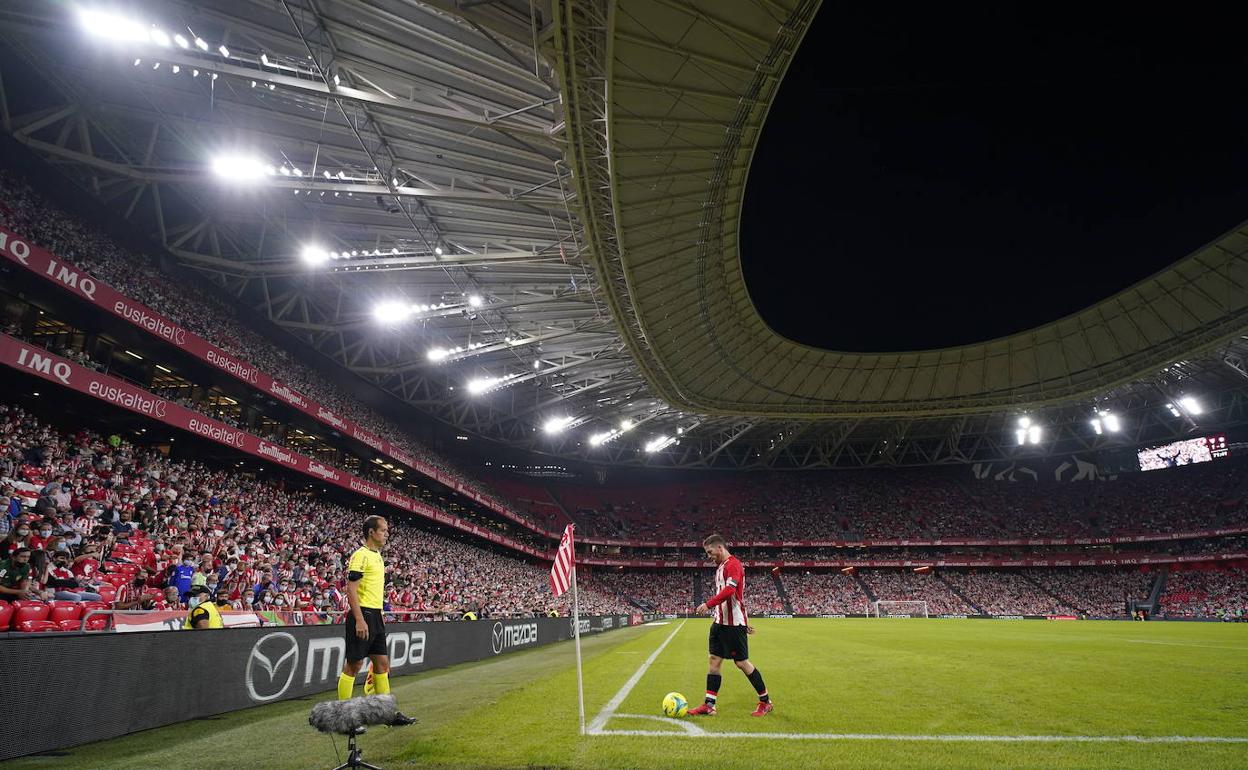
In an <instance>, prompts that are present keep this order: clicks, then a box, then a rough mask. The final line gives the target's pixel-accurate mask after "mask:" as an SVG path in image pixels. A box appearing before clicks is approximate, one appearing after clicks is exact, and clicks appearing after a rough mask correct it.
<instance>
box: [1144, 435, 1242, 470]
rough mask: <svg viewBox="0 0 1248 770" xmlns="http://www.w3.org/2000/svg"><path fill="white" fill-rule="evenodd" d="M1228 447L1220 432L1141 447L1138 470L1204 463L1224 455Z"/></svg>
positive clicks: (1224, 436) (1227, 451) (1227, 452)
mask: <svg viewBox="0 0 1248 770" xmlns="http://www.w3.org/2000/svg"><path fill="white" fill-rule="evenodd" d="M1227 454H1229V449H1228V448H1227V444H1226V435H1225V434H1222V433H1218V434H1215V435H1213V436H1203V437H1201V438H1191V439H1185V440H1183V441H1175V442H1174V443H1171V444H1163V445H1162V446H1155V447H1149V448H1148V449H1141V450H1140V452H1139V458H1140V470H1142V471H1155V470H1159V469H1161V468H1176V467H1178V466H1180V465H1191V464H1193V463H1205V462H1209V461H1210V460H1215V459H1217V458H1220V457H1226V456H1227Z"/></svg>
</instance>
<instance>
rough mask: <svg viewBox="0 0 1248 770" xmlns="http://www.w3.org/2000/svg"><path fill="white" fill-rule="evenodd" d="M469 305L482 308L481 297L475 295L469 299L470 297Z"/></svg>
mask: <svg viewBox="0 0 1248 770" xmlns="http://www.w3.org/2000/svg"><path fill="white" fill-rule="evenodd" d="M468 304H469V305H470V306H471V307H481V297H480V295H477V294H473V295H471V296H469V297H468Z"/></svg>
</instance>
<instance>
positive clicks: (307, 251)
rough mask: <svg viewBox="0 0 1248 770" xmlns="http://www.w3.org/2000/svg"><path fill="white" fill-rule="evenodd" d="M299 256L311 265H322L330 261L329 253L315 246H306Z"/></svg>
mask: <svg viewBox="0 0 1248 770" xmlns="http://www.w3.org/2000/svg"><path fill="white" fill-rule="evenodd" d="M299 256H301V257H302V258H303V261H304V262H306V263H307V264H309V265H321V264H324V263H325V262H327V261H328V260H329V252H327V251H325V249H322V248H321V247H320V246H317V245H315V244H308V245H307V246H304V247H303V251H302V252H300V254H299Z"/></svg>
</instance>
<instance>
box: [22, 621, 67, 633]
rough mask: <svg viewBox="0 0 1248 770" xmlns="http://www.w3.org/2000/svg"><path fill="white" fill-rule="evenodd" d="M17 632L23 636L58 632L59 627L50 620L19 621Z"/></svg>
mask: <svg viewBox="0 0 1248 770" xmlns="http://www.w3.org/2000/svg"><path fill="white" fill-rule="evenodd" d="M17 630H18V631H20V632H22V633H23V634H40V633H43V632H45V631H60V630H61V627H60V626H58V625H57V624H55V623H53V622H52V621H50V620H20V621H18V623H17Z"/></svg>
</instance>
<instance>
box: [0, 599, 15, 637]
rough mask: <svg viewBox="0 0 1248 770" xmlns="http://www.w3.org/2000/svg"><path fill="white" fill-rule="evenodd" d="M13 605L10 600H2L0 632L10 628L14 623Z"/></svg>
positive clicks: (0, 604) (0, 605) (0, 606)
mask: <svg viewBox="0 0 1248 770" xmlns="http://www.w3.org/2000/svg"><path fill="white" fill-rule="evenodd" d="M13 613H14V609H13V605H12V604H9V603H8V602H0V633H4V632H5V631H8V630H9V626H10V625H11V624H12V623H13Z"/></svg>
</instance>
